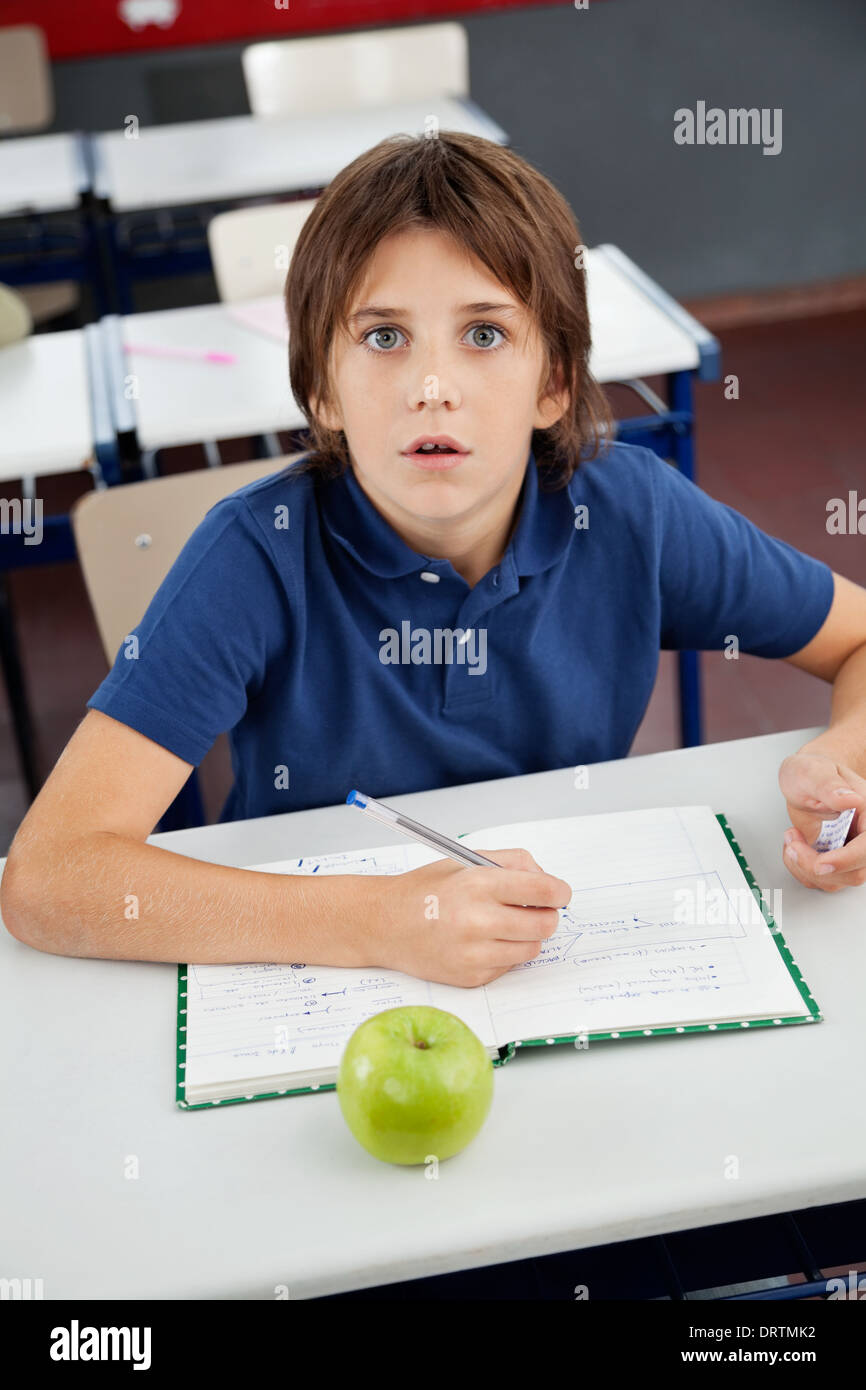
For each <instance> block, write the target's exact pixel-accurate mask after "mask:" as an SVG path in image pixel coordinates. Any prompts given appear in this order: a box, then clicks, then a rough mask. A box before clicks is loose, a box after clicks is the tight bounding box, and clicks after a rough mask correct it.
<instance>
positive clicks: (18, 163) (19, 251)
mask: <svg viewBox="0 0 866 1390" xmlns="http://www.w3.org/2000/svg"><path fill="white" fill-rule="evenodd" d="M89 190H90V165H89V156H88V144H87V137H86V136H84V135H81V134H77V133H76V134H59V135H28V136H24V137H21V138H15V139H8V140H0V281H4V282H5V283H7V284H10V285H35V284H43V283H45V282H47V281H54V280H84V281H87V282H88V283H89V284H91V285H92V286H93V289H94V293H95V294H96V296H97V299H98V302H99V306H100V310H101V311H102V312H105V310H106V309H107V308H108V299H107V295H106V290H105V284H104V280H103V276H102V271H101V266H100V262H99V258H98V252H97V242H96V237H95V232H94V227H93V225H92V223H91V221H90V218H89V215H88V211H87V208H86V206H85V204H86V201H87V199H86V195H87V194H88V193H89Z"/></svg>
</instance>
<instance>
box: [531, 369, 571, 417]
mask: <svg viewBox="0 0 866 1390" xmlns="http://www.w3.org/2000/svg"><path fill="white" fill-rule="evenodd" d="M571 399H572V398H571V393H570V392H569V390H568V388H567V386H566V384H565V375H564V373H563V370H562V365H561V363H559V362H557V364H556V366H555V367H554V369H553V372H552V380H551V384H550V385H549V386H548V388H547V392H546V394H545V395H544V396H541V397H539V401H538V405H537V407H536V412H535V419H534V420H533V422H532V425H533V429H537V430H547V429H550V427H551V425H555V424H556V422H557V420H561V419H562V417H563V415H564V414H565V413H566V411H567V410H568V409H569V407H570V406H571Z"/></svg>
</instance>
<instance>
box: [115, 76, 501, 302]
mask: <svg viewBox="0 0 866 1390" xmlns="http://www.w3.org/2000/svg"><path fill="white" fill-rule="evenodd" d="M431 118H435V119H436V120H437V121H438V123H439V129H441V130H446V129H447V130H460V131H466V132H468V133H470V134H473V135H482V136H484V137H485V138H486V139H488V140H494V141H496V142H497V143H498V144H504V143H506V142H507V136H506V134H505V131H504V130H502V128H501V127H500V126H498V125H497V124H496V122H495V121H493V120H491V119H490V117H489V116H486V115H485V114H484V112H483V111H481V110H480V109H479V107H477V106H476V105H475V103H474V102H472V101H470V100H469V99H467V98H462V99H455V98H451V97H440V98H437V99H436V100H434V101H430V102H426V103H425V102H416V103H412V104H410V105H405V106H404V105H400V106H383V107H376V108H371V109H365V110H359V111H351V112H347V111H336V112H332V113H328V114H325V115H316V116H269V117H267V118H263V117H258V116H228V117H223V118H221V119H216V120H207V121H183V122H180V123H177V124H171V125H161V126H142V127H141V128H140V129H139V130H138V133H137V136H136V138H135V139H128V138H127V137H126V135H125V134H124V131H123V130H116V131H106V132H103V133H102V134H100V135H96V136H94V137H93V143H92V149H93V161H94V179H93V184H94V193H95V195H96V197H97V198H99V199H102V200H104V206H105V211H106V214H107V215H108V221H107V223H106V230H107V232H108V235H109V237H110V243H111V250H112V255H113V257H114V262H115V271H116V275H117V287H118V294H119V303H118V306H117V307H118V308H120V309H122V310H126V309H130V308H131V307H132V303H133V301H132V290H131V281H132V280H134V279H136V278H141V277H142V276H152V275H157V274H159V275H165V274H172V273H177V272H179V271H184V270H189V269H206V268H208V267H209V265H210V258H209V254H208V249H207V241H206V236H205V226H206V222H207V220H208V219H209V217H210V216H211V215H213V213H214V212H215V211H217V210H218V209H219V208H221V207H224V206H226V205H228V204H230V203H231V202H232V201H233V200H236V199H242V198H251V197H262V196H270V197H278V196H280V195H284V196H285V195H295V196H298V195H300V194H302V193H307V194H310V193H314V192H319V191H321V190H322V189H323V188H325V187H326V186H327V185H328V184H329V183H330V182H331V180H332V179H333V178H334V177H335V175H336V174H338V173H339V172H340V170H341V169H343V168H344V167H345V166H346V165H347V164H349V163H351V161H352V160H353V159H355V158H356V156H358V155H359V154H362V153H363V152H364V150H367V149H369V148H370V147H371V146H373V145H376V144H378V142H379V141H380V140H382V139H384V137H385V136H387V135H394V134H398V133H402V132H405V133H407V134H411V135H423V134H424V132H425V130H427V129H429V128H430V121H431ZM195 205H199V212H200V213H202V216H200V217H199V216H198V215H197V214H196V213H195ZM202 205H209V206H205V207H204V208H203V207H202ZM148 209H150V210H154V209H162V210H169V211H163V212H162V213H160V215H159V216H158V217H156V218H154V217H148V218H142V217H141V216H140V215H139V216H135V214H141V213H142V212H143V211H145V210H148ZM172 209H174V210H175V212H176V215H177V219H178V220H177V224H175V219H174V217H173V215H172V213H171V211H170V210H172ZM183 210H187V213H186V216H185V217H184V216H183ZM137 247H140V248H141V249H140V250H137ZM145 249H146V254H145Z"/></svg>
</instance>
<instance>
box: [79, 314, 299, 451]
mask: <svg viewBox="0 0 866 1390" xmlns="http://www.w3.org/2000/svg"><path fill="white" fill-rule="evenodd" d="M230 308H231V306H230V305H226V304H204V305H200V306H196V307H194V308H190V309H160V310H156V311H155V312H153V313H144V314H126V315H124V316H123V317H122V318H117V317H115V316H111V317H109V318H106V319H103V320H102V323H101V325H100V327H101V330H102V334H103V345H104V348H105V360H106V367H107V372H108V377H109V382H110V387H111V400H112V406H113V409H114V418H115V423H116V427H117V429H118V430H120V431H126V430H131V429H134V430H135V431H136V435H137V438H138V442H139V445H140V447H141V448H142V449H163V448H168V447H169V446H170V445H178V444H197V443H199V442H201V441H202V440H209V439H240V438H245V437H247V436H249V435H255V434H266V433H269V432H270V431H275V430H291V429H301V428H303V427H304V426H305V425H306V420H305V419H304V417H303V415H302V414H301V411H300V408H299V407H298V405H297V404H296V403H295V399H294V396H293V395H292V392H291V389H290V387H289V360H288V353H287V350H286V347H285V346H284V345H282V344H280V343H279V342H277V341H276V340H275V339H272V338H268V337H266V336H265V335H264V334H262V333H260V332H257V331H255V330H253V329H250V328H247V327H246V326H245V325H244V324H242V323H239V322H237V320H235V319H233V318H232V315H231V312H230ZM126 343H129V344H131V345H133V346H135V345H144V346H146V347H167V348H198V349H202V350H205V351H215V352H230V353H233V354H234V355H235V356H236V358H237V361H236V362H229V363H224V362H223V363H220V362H206V361H196V360H193V359H188V358H175V357H149V356H147V355H145V354H137V353H135V352H131V353H128V352H125V351H124V350H123V345H124V344H126ZM129 377H134V378H135V390H136V391H137V393H138V394H137V396H133V395H130V396H129V398H127V395H128V393H127V390H126V389H125V386H124V383H125V382H127V379H128V378H129Z"/></svg>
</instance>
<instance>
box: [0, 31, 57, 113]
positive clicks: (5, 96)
mask: <svg viewBox="0 0 866 1390" xmlns="http://www.w3.org/2000/svg"><path fill="white" fill-rule="evenodd" d="M53 120H54V83H53V81H52V77H51V63H50V60H49V57H48V49H47V47H46V44H45V35H44V34H43V33H42V30H41V29H39V28H37V26H36V25H35V24H10V25H8V26H7V27H5V28H0V134H2V135H13V134H16V133H20V134H26V132H27V131H29V130H44V129H45V128H46V126H50V125H51V122H52V121H53Z"/></svg>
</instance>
